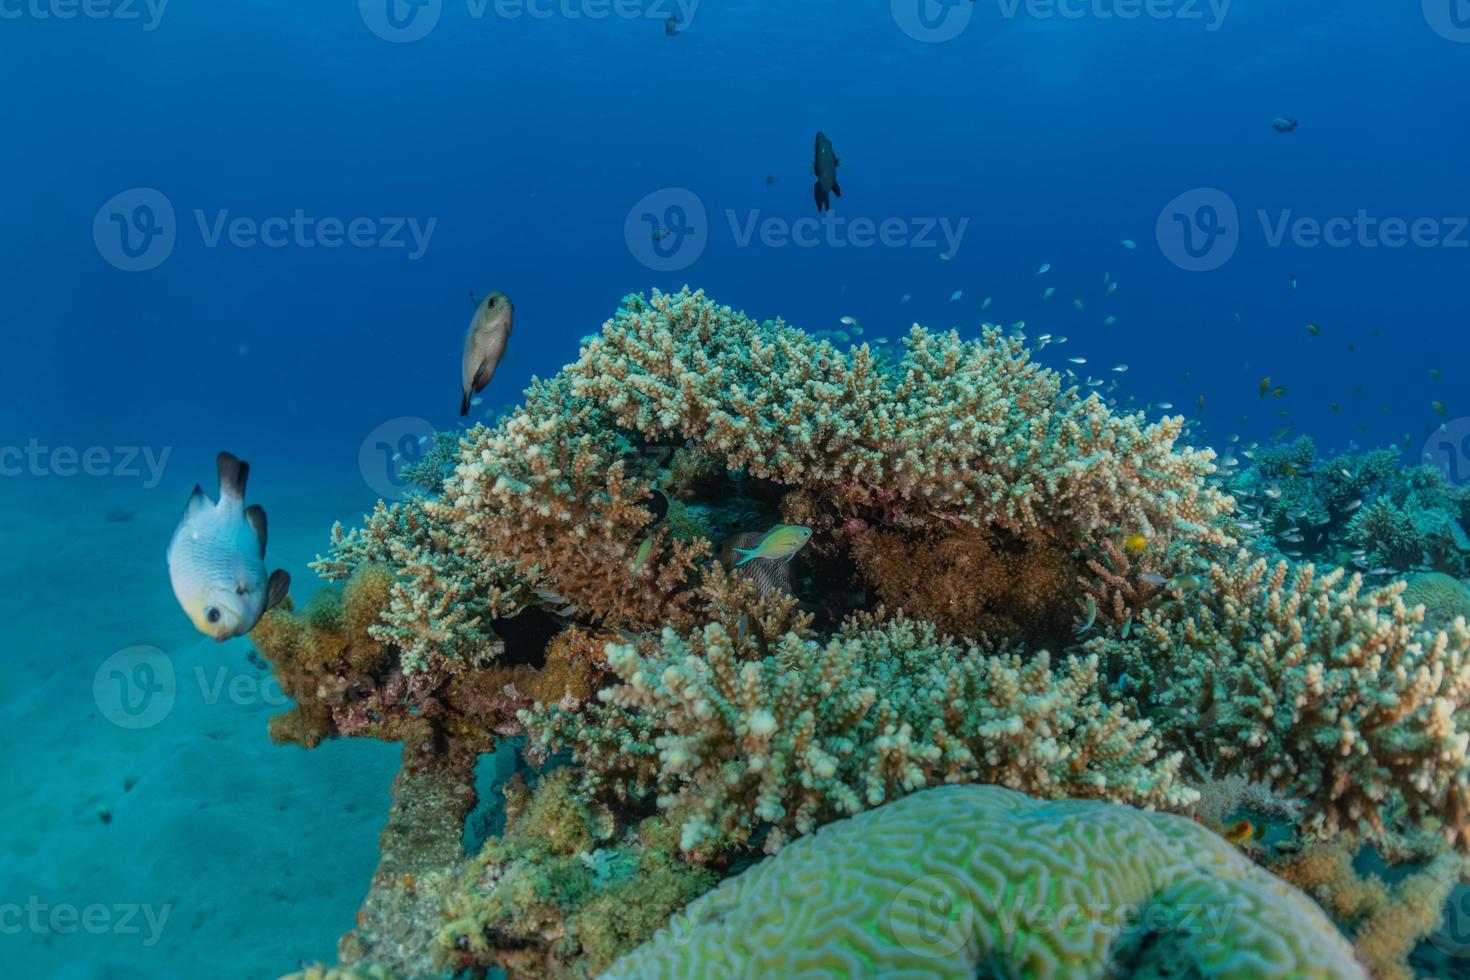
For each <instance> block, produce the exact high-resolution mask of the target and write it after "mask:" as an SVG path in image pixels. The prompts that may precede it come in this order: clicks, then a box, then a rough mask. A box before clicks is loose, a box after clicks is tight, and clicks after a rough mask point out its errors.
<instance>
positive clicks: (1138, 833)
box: [603, 786, 1367, 980]
mask: <svg viewBox="0 0 1470 980" xmlns="http://www.w3.org/2000/svg"><path fill="white" fill-rule="evenodd" d="M1161 955H1163V956H1168V957H1170V958H1171V960H1172V965H1173V967H1174V968H1175V970H1176V972H1172V973H1169V974H1168V975H1191V976H1200V975H1203V976H1208V977H1239V978H1242V980H1245V978H1249V980H1264V978H1271V977H1293V978H1298V977H1302V978H1305V977H1334V978H1343V977H1366V975H1367V974H1366V973H1365V972H1364V970H1363V968H1362V967H1361V966H1360V965H1359V964H1358V963H1357V962H1356V961H1355V960H1354V959H1353V954H1352V949H1351V947H1350V946H1349V945H1348V943H1347V941H1346V940H1345V939H1344V938H1343V937H1342V936H1341V934H1339V933H1338V932H1337V930H1336V929H1335V928H1334V927H1333V926H1332V924H1331V923H1330V922H1329V921H1328V919H1327V917H1326V915H1324V914H1323V912H1322V910H1321V909H1319V908H1318V907H1317V906H1316V905H1315V904H1313V903H1312V902H1311V901H1310V900H1309V899H1308V898H1307V897H1306V896H1304V895H1303V894H1302V893H1301V892H1299V891H1297V890H1296V889H1295V888H1292V887H1291V886H1290V885H1287V884H1285V883H1284V882H1282V881H1280V880H1279V879H1277V878H1274V877H1272V876H1271V875H1270V874H1268V873H1266V872H1265V871H1263V870H1261V869H1260V868H1258V867H1256V866H1255V865H1254V864H1252V863H1251V862H1250V861H1249V860H1248V859H1247V858H1246V857H1244V856H1243V855H1242V854H1241V853H1240V852H1239V851H1238V850H1236V849H1235V848H1234V847H1232V846H1231V845H1230V844H1228V843H1226V842H1225V841H1224V840H1222V839H1221V838H1220V837H1217V836H1216V835H1215V834H1213V833H1211V832H1210V831H1208V830H1206V829H1205V828H1204V827H1201V826H1199V825H1198V824H1195V823H1191V822H1190V821H1188V820H1185V819H1183V818H1181V817H1174V816H1168V815H1163V814H1151V813H1144V812H1142V811H1138V810H1133V809H1130V808H1128V807H1123V806H1118V805H1114V804H1107V803H1095V802H1077V801H1069V802H1060V803H1042V802H1038V801H1035V800H1032V799H1030V798H1028V797H1026V796H1023V795H1022V794H1020V793H1017V792H1013V791H1011V790H1007V789H1002V788H1000V787H994V786H945V787H941V788H937V789H931V790H926V791H924V792H921V793H916V794H914V795H912V796H909V797H906V798H904V799H902V800H898V801H897V802H894V803H890V804H888V805H887V806H884V807H881V808H879V809H877V810H871V811H868V812H867V813H864V814H861V815H859V816H857V817H853V818H851V819H849V820H844V821H841V822H839V823H834V824H829V825H828V826H826V827H825V828H823V829H822V830H820V831H818V832H817V833H816V834H815V835H813V836H811V837H807V838H804V839H802V840H798V841H796V842H795V843H794V844H792V845H791V846H789V847H787V848H786V849H785V850H783V851H782V852H781V853H780V854H779V855H777V856H775V857H772V858H769V859H767V860H766V861H764V862H763V863H761V864H759V865H757V866H756V867H754V868H752V869H751V870H749V871H747V872H745V873H744V874H742V875H740V876H738V877H735V878H732V879H730V880H728V881H726V882H725V883H724V884H723V885H721V886H720V887H719V888H717V889H715V890H714V891H713V892H710V893H709V894H707V895H705V896H703V897H702V898H699V899H697V900H696V901H695V902H693V903H692V904H691V905H690V906H689V907H688V908H687V909H686V910H685V911H684V913H683V914H681V915H678V916H675V918H674V919H673V921H672V922H671V923H670V925H669V927H668V928H666V929H664V930H661V931H660V932H659V933H658V934H657V935H655V936H654V938H653V939H651V940H649V942H647V943H645V944H644V945H643V946H641V947H639V948H638V949H636V950H634V951H633V952H632V953H630V954H628V955H627V956H625V957H623V958H622V959H620V960H618V961H617V962H615V963H614V964H613V965H612V967H611V968H610V969H609V970H608V971H607V972H606V973H604V974H603V976H604V977H605V978H609V980H611V978H620V977H621V978H637V980H651V978H657V977H687V976H701V977H711V978H713V977H737V976H740V977H768V976H769V977H776V976H780V977H793V976H813V977H814V976H821V977H876V976H903V977H907V978H925V977H975V976H980V975H986V976H988V975H991V974H992V973H993V974H994V975H997V976H1007V977H1022V976H1024V977H1044V978H1051V977H1100V976H1105V975H1109V974H1110V973H1124V974H1126V973H1129V972H1134V971H1138V970H1147V969H1148V968H1149V967H1158V966H1160V964H1159V962H1158V957H1159V956H1161Z"/></svg>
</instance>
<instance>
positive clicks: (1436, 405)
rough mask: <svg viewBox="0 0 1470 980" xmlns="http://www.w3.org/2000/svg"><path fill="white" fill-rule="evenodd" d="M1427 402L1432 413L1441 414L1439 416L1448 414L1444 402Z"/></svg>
mask: <svg viewBox="0 0 1470 980" xmlns="http://www.w3.org/2000/svg"><path fill="white" fill-rule="evenodd" d="M1429 404H1430V406H1431V407H1432V408H1433V409H1434V414H1436V415H1441V416H1448V415H1449V412H1447V411H1445V407H1444V402H1438V401H1436V402H1430V403H1429Z"/></svg>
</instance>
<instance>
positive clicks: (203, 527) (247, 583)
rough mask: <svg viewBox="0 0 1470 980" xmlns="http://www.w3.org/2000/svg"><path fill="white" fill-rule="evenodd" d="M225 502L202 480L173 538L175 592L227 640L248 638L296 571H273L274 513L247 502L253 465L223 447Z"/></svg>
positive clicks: (201, 626)
mask: <svg viewBox="0 0 1470 980" xmlns="http://www.w3.org/2000/svg"><path fill="white" fill-rule="evenodd" d="M216 465H217V467H218V470H219V502H218V503H215V502H214V501H212V500H210V499H209V497H208V496H206V495H205V493H204V490H203V489H202V488H201V487H200V486H199V485H198V484H195V485H194V492H193V493H191V494H190V495H189V502H188V503H187V504H185V505H184V516H183V517H181V518H179V525H178V527H177V528H175V529H174V536H173V539H172V540H170V541H169V544H168V577H169V582H170V584H172V585H173V589H174V596H175V598H177V599H178V600H179V605H180V606H181V607H182V608H183V610H184V612H185V613H186V614H188V616H189V619H190V620H191V621H192V622H193V623H194V626H195V628H196V629H198V630H199V632H201V633H203V634H204V635H205V636H209V637H213V638H214V639H216V640H219V641H220V642H224V641H225V640H228V639H229V638H230V637H232V636H244V635H245V634H246V633H249V632H250V631H251V630H253V629H254V628H255V624H256V623H258V622H260V617H261V616H264V615H265V613H266V611H267V610H269V609H272V608H274V607H275V605H276V604H277V603H278V602H280V601H281V600H282V599H284V598H286V592H287V591H288V590H289V589H290V587H291V576H290V575H288V574H286V573H285V572H284V571H282V570H281V569H279V568H278V569H276V570H275V571H274V572H271V573H270V575H269V576H267V575H266V570H265V541H266V519H265V511H264V510H263V509H262V508H261V507H260V505H259V504H255V505H252V506H250V507H246V506H245V481H246V479H247V477H249V475H250V464H248V463H245V462H243V461H242V460H240V459H239V458H238V457H236V456H235V455H233V454H232V453H220V454H219V457H218V459H217V460H216Z"/></svg>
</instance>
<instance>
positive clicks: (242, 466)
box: [216, 453, 250, 500]
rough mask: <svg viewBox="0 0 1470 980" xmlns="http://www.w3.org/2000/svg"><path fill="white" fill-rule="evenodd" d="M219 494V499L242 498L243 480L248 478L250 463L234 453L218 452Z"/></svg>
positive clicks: (243, 497) (243, 495)
mask: <svg viewBox="0 0 1470 980" xmlns="http://www.w3.org/2000/svg"><path fill="white" fill-rule="evenodd" d="M216 462H217V465H218V468H219V495H220V498H221V499H232V500H244V499H245V481H246V480H248V479H249V478H250V464H249V463H247V462H245V461H244V460H243V459H241V458H240V457H239V456H236V455H235V454H234V453H220V454H219V459H218V460H217V461H216Z"/></svg>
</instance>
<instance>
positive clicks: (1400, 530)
mask: <svg viewBox="0 0 1470 980" xmlns="http://www.w3.org/2000/svg"><path fill="white" fill-rule="evenodd" d="M1464 500H1465V491H1464V490H1463V489H1462V488H1459V487H1454V486H1452V485H1451V484H1450V483H1449V481H1448V480H1447V479H1446V478H1445V476H1444V474H1443V473H1441V472H1440V471H1439V470H1437V469H1434V468H1432V467H1428V466H1417V467H1410V468H1408V469H1405V470H1403V471H1401V472H1399V473H1398V474H1397V479H1395V480H1394V481H1393V483H1392V484H1391V485H1390V486H1389V487H1388V488H1386V489H1385V491H1384V492H1383V493H1382V494H1381V495H1380V496H1378V497H1377V498H1376V499H1374V500H1372V501H1370V502H1369V503H1367V504H1365V505H1364V506H1363V507H1362V509H1360V510H1359V511H1358V512H1357V514H1356V515H1355V516H1354V517H1353V519H1352V521H1351V523H1349V524H1348V526H1347V529H1346V533H1347V537H1348V539H1349V541H1350V542H1351V543H1352V544H1353V545H1354V546H1355V547H1357V548H1360V549H1362V550H1364V551H1366V552H1367V559H1366V564H1368V565H1369V566H1387V567H1388V568H1390V569H1397V570H1400V571H1407V570H1409V569H1414V570H1416V571H1437V572H1445V573H1448V574H1451V575H1465V574H1470V538H1467V536H1466V533H1465V529H1464V527H1463V525H1462V524H1461V521H1462V519H1463V517H1464Z"/></svg>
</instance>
